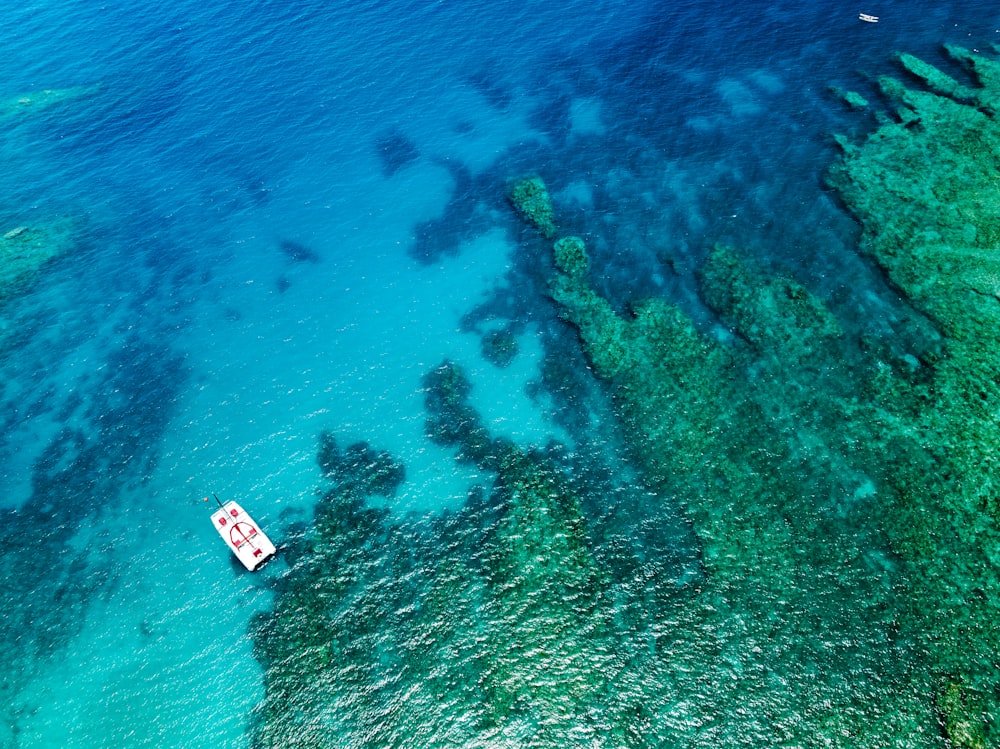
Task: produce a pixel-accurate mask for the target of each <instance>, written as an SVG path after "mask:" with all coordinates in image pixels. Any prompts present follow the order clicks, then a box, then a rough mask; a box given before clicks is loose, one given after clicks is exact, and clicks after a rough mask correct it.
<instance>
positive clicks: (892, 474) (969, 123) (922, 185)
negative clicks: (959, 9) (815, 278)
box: [829, 47, 1000, 743]
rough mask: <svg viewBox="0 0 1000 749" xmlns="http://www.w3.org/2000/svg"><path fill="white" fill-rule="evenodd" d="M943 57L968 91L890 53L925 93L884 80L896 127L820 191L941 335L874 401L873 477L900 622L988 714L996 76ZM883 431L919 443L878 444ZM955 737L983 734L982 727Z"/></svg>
mask: <svg viewBox="0 0 1000 749" xmlns="http://www.w3.org/2000/svg"><path fill="white" fill-rule="evenodd" d="M948 51H949V52H950V53H951V54H952V56H953V57H955V58H956V59H957V60H960V61H962V62H963V63H965V64H966V65H967V67H968V69H969V70H970V72H971V73H972V77H973V79H975V81H976V83H977V84H978V85H974V86H972V87H967V86H956V85H952V83H951V82H950V81H949V79H946V78H945V77H944V74H943V73H939V72H937V71H935V70H934V69H933V68H932V67H931V66H929V65H928V64H926V63H920V64H918V63H917V62H915V61H914V60H913V58H908V59H906V60H904V64H905V65H906V67H907V69H909V70H911V71H919V75H920V77H921V78H923V79H924V80H925V81H926V82H927V84H928V85H929V86H930V87H931V89H932V91H931V92H928V91H914V90H910V89H907V88H905V87H904V86H903V85H902V84H901V83H899V82H898V81H895V80H892V79H884V80H883V81H882V89H883V90H884V91H885V92H886V94H887V95H888V96H889V97H890V98H891V100H893V101H894V102H895V103H896V106H897V107H898V109H899V122H896V123H888V124H885V125H883V126H882V127H881V128H879V130H878V131H877V132H876V133H873V134H872V135H871V136H869V137H868V139H867V140H866V141H865V142H864V143H862V144H860V145H850V144H846V143H845V144H844V148H845V153H844V157H843V159H842V161H841V162H840V163H839V164H837V165H835V166H834V167H833V168H832V169H831V171H830V174H829V182H830V184H831V185H833V186H834V187H835V188H836V189H837V190H838V192H839V193H840V194H841V195H842V197H843V199H844V201H845V203H846V204H847V206H848V208H849V209H850V210H851V211H852V212H853V213H854V214H855V216H857V218H858V219H859V221H860V222H861V224H862V227H863V229H864V238H863V242H862V247H863V249H864V251H865V252H867V253H869V254H870V255H871V256H872V257H873V258H874V259H875V261H876V262H877V263H878V264H879V265H880V266H882V267H883V268H884V269H885V271H886V273H887V275H888V277H889V279H890V280H891V281H892V283H894V284H895V285H896V286H897V287H898V288H899V289H900V290H901V291H902V292H903V293H904V294H905V295H906V296H907V298H909V299H910V300H911V302H912V303H913V304H914V305H915V306H916V307H917V308H918V309H920V310H921V311H923V312H924V313H926V314H927V315H928V316H930V318H931V319H932V320H933V321H934V322H935V323H936V325H937V326H938V327H939V329H940V330H941V332H942V333H943V335H944V349H943V351H942V352H941V353H940V355H939V356H938V357H936V359H935V360H934V361H933V362H931V364H932V377H931V378H930V379H929V381H928V382H926V383H925V384H923V385H922V386H914V387H909V388H904V387H901V386H899V385H897V386H895V387H894V388H892V390H891V391H889V392H888V393H887V396H886V397H885V398H884V399H883V400H882V402H881V403H880V406H881V408H882V410H883V414H884V418H885V420H886V422H887V423H895V424H898V427H897V429H896V430H895V431H893V432H889V433H886V434H884V436H883V437H882V442H881V447H882V448H884V449H886V450H891V452H889V453H888V454H890V455H891V456H892V470H891V471H887V472H886V474H885V477H884V485H885V491H886V494H887V495H888V496H889V497H890V498H891V508H890V510H891V511H890V512H887V513H886V516H885V524H886V528H887V531H888V532H889V534H890V535H891V537H892V539H893V543H894V546H895V548H897V549H898V550H899V552H900V553H901V554H902V555H904V556H905V558H906V559H907V560H908V561H909V562H910V563H911V565H912V566H913V568H914V571H913V575H912V578H913V587H914V591H915V596H914V599H913V605H912V612H911V613H912V614H913V616H914V617H915V621H916V622H917V625H918V626H919V628H920V630H921V633H922V635H923V639H924V642H925V646H926V647H927V648H928V653H929V659H930V661H931V663H932V665H933V668H934V669H935V671H936V672H937V673H939V674H941V675H942V676H947V677H948V678H949V679H951V680H952V682H953V683H954V684H955V685H956V686H953V687H949V689H950V690H952V691H955V690H958V691H963V690H972V691H974V692H975V693H977V694H979V695H985V696H986V697H984V699H985V700H986V704H985V705H984V706H983V707H984V710H983V713H982V714H983V715H996V714H997V710H998V707H1000V700H998V696H997V695H998V692H997V689H998V684H1000V673H998V670H997V667H996V665H995V664H994V663H992V662H989V661H988V660H986V661H984V660H983V659H982V658H981V656H980V654H982V653H987V652H1000V634H998V631H997V629H996V627H995V626H994V624H993V622H995V621H996V618H997V616H998V614H1000V575H998V569H1000V566H998V563H1000V556H998V552H997V550H998V549H1000V528H998V519H1000V513H998V511H1000V503H998V496H1000V491H998V486H997V482H996V465H997V459H996V454H995V449H994V448H993V446H994V445H996V444H997V440H1000V423H998V420H997V417H996V413H997V407H998V404H1000V389H998V386H997V382H998V381H1000V357H998V355H997V353H996V346H995V344H994V341H995V335H996V333H995V331H996V330H997V326H998V324H1000V303H998V296H997V295H998V292H1000V286H998V280H1000V275H998V271H1000V266H998V257H997V250H998V248H1000V206H998V204H997V201H996V199H995V195H996V172H997V168H998V166H1000V161H998V159H1000V156H998V154H1000V123H998V122H997V121H996V119H995V111H996V110H995V108H994V107H995V104H996V103H997V101H998V97H1000V76H998V75H997V71H998V69H1000V68H998V66H997V63H996V62H994V61H990V60H987V59H985V58H982V57H980V56H978V55H974V54H972V53H970V52H968V51H966V50H962V49H960V48H957V47H949V48H948ZM956 97H957V98H956ZM898 436H903V437H904V438H905V439H906V442H908V443H910V444H914V443H915V444H918V445H920V446H922V448H923V449H921V450H916V449H908V450H898V449H893V448H894V440H895V439H897V437H898ZM958 684H961V685H963V686H957V685H958ZM963 699H964V698H963ZM961 701H962V700H957V699H955V698H951V699H949V700H947V702H948V704H958V703H959V702H961ZM991 720H992V719H991ZM969 730H970V731H972V732H973V733H977V732H979V731H986V732H987V734H988V735H992V736H993V740H994V741H995V740H996V736H995V732H996V728H995V727H993V724H992V722H991V723H989V724H988V725H986V726H985V727H984V726H983V725H981V724H980V725H979V726H976V727H973V728H970V729H969ZM987 743H989V742H987Z"/></svg>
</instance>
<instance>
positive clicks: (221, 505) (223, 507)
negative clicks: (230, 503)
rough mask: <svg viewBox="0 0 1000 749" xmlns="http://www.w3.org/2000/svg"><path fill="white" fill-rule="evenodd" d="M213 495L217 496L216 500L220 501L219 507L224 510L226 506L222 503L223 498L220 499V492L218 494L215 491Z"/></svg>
mask: <svg viewBox="0 0 1000 749" xmlns="http://www.w3.org/2000/svg"><path fill="white" fill-rule="evenodd" d="M212 496H213V497H215V501H216V502H218V503H219V507H221V508H222V509H223V510H224V509H226V508H225V506H224V505H223V504H222V500H221V499H219V495H218V494H216V493H215V492H212Z"/></svg>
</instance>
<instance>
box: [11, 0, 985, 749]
mask: <svg viewBox="0 0 1000 749" xmlns="http://www.w3.org/2000/svg"><path fill="white" fill-rule="evenodd" d="M859 11H865V12H870V13H874V14H876V15H879V16H880V18H881V20H880V22H879V23H878V24H867V23H862V22H859V20H858V17H857V13H858V12H859ZM0 35H2V38H3V40H4V55H3V63H2V65H0V102H3V104H2V113H0V127H2V139H0V152H2V160H3V164H4V165H5V168H4V169H3V170H0V186H2V189H0V195H2V196H3V200H2V201H0V234H3V233H6V232H8V231H11V230H14V229H15V228H17V227H22V226H28V227H34V226H48V225H52V224H53V222H59V221H69V222H71V224H72V227H73V229H72V238H73V239H72V246H71V248H70V249H69V250H68V251H67V252H65V253H63V254H61V255H60V256H59V257H58V258H56V259H55V260H53V261H51V262H50V263H48V264H46V265H45V266H44V267H43V268H42V269H41V270H40V271H39V272H38V273H37V274H35V276H34V277H33V278H32V279H31V283H30V285H29V286H27V287H26V288H24V289H20V290H19V291H18V293H16V294H12V295H11V297H10V298H9V299H7V300H5V302H4V304H3V307H2V308H0V311H2V316H0V326H2V330H0V332H2V334H3V342H2V348H0V423H2V425H3V429H2V430H0V479H2V485H3V491H2V493H0V511H2V512H3V518H4V521H3V522H4V528H3V529H2V535H0V538H2V541H3V549H2V559H3V565H2V569H0V580H2V583H0V601H2V611H3V615H2V620H0V621H2V624H0V629H2V630H3V631H2V634H0V648H2V649H0V662H2V663H3V669H2V670H3V676H2V679H0V747H3V749H13V747H17V748H18V749H27V748H29V747H56V746H59V747H108V746H123V747H147V746H148V747H161V748H164V749H166V748H167V747H178V748H183V749H198V748H201V747H204V748H205V749H209V748H212V749H221V748H223V747H249V746H251V742H252V738H251V737H252V735H253V730H254V729H253V721H254V720H255V718H254V716H255V714H256V713H255V708H256V707H257V706H258V705H259V703H260V702H261V700H262V699H263V695H264V677H263V670H262V666H261V665H260V663H259V662H258V660H257V659H256V658H255V654H254V648H253V643H252V639H251V635H250V626H251V622H252V621H254V619H255V617H257V616H258V615H262V616H265V617H266V616H267V614H268V612H269V611H270V610H271V607H272V604H273V600H274V596H275V590H276V589H278V587H277V586H280V582H281V579H282V576H283V575H286V574H287V573H288V570H289V568H290V559H291V557H290V555H286V557H288V558H282V553H281V552H279V556H278V558H277V559H276V560H275V561H274V562H272V563H271V564H269V565H268V566H267V567H266V568H265V569H264V570H263V571H261V572H260V573H257V574H255V575H249V574H246V573H244V572H243V571H242V570H241V569H239V568H238V567H237V566H236V565H235V563H234V560H232V559H231V558H230V555H229V553H228V551H227V550H226V548H225V547H224V545H223V544H222V543H221V541H220V539H219V538H218V536H217V534H216V533H215V531H214V530H213V529H212V527H211V523H210V522H209V515H210V512H211V510H212V506H213V505H214V503H209V504H206V502H205V498H206V497H210V496H211V494H212V493H215V494H218V496H219V497H221V498H223V499H237V500H238V501H240V502H241V503H242V504H243V505H244V506H245V507H246V508H247V509H248V510H249V511H250V512H251V513H252V514H254V516H255V517H256V518H257V520H258V521H259V522H260V523H261V524H262V526H263V527H264V528H265V529H267V531H268V532H269V534H270V535H271V536H272V538H273V539H274V540H275V541H276V543H278V545H279V546H283V545H286V544H288V543H289V539H292V538H293V537H294V535H295V533H296V528H301V527H302V526H303V525H304V524H307V523H308V522H309V520H310V518H311V513H312V511H313V507H314V505H315V504H316V502H317V497H318V496H319V495H320V494H321V492H322V491H323V489H324V485H323V482H322V476H321V472H320V468H319V466H318V465H317V450H318V449H319V446H320V436H321V435H322V434H324V433H329V434H334V435H336V439H337V441H338V443H339V444H345V445H346V444H350V443H352V442H360V441H364V442H368V443H369V444H370V445H372V447H373V448H376V449H378V450H385V451H388V452H389V453H391V454H392V455H393V456H394V458H395V459H396V460H398V461H400V462H401V463H402V464H403V465H404V466H405V480H404V481H403V482H402V483H401V484H400V485H399V487H398V489H397V490H396V491H395V493H394V494H393V495H392V496H390V497H383V498H381V499H379V500H376V501H378V502H380V503H381V506H383V507H385V508H387V509H388V510H389V512H390V514H391V515H392V516H395V517H422V518H426V517H432V516H435V515H439V514H441V513H447V512H450V511H454V510H455V509H456V508H458V507H460V506H461V505H462V503H463V502H464V501H465V499H466V497H467V496H468V495H469V493H470V491H472V490H473V487H476V486H483V485H489V482H490V481H491V476H490V475H489V471H488V470H485V469H483V468H482V467H481V466H478V465H476V464H474V463H470V462H468V461H456V460H455V450H454V449H453V448H452V447H449V446H447V445H442V444H441V443H440V442H439V441H433V440H431V439H429V438H428V435H427V430H426V424H425V423H426V419H427V412H426V405H425V393H426V386H425V382H424V378H425V376H426V375H427V373H428V372H429V371H431V370H433V369H434V368H435V367H437V366H438V365H440V364H441V362H443V361H450V362H454V363H457V364H458V365H460V366H461V367H462V369H463V370H464V372H465V373H466V375H467V376H468V379H469V381H470V382H471V385H472V387H471V391H470V392H471V394H470V398H471V402H472V404H473V405H474V407H475V409H476V410H477V411H478V412H479V413H480V414H481V415H482V418H483V421H484V423H485V424H486V425H487V426H488V428H489V430H490V431H491V432H492V433H493V434H495V435H497V436H503V437H507V438H509V439H510V440H512V441H513V442H514V443H515V444H516V445H519V446H522V447H525V448H526V447H528V446H538V447H543V446H546V445H554V444H558V445H560V446H562V447H561V449H563V450H565V451H568V452H569V453H572V454H575V455H579V456H582V457H581V460H582V459H583V457H585V456H586V455H590V454H594V455H597V456H598V457H596V458H594V460H597V461H598V462H600V464H601V465H602V466H604V467H605V468H606V469H607V470H608V471H609V472H610V473H611V474H612V475H617V476H619V482H618V483H620V484H621V485H624V486H628V485H629V479H628V477H629V476H631V475H632V473H631V471H632V468H631V467H630V466H629V465H628V459H627V456H626V455H625V454H624V451H623V449H622V448H621V445H620V442H621V437H620V434H619V433H618V432H617V431H616V429H615V428H614V426H613V418H612V416H611V415H610V414H611V411H612V406H611V405H610V404H609V403H607V402H604V403H603V405H602V400H601V392H602V391H601V388H600V385H599V383H592V384H591V385H590V386H589V387H590V388H591V391H590V394H589V396H588V398H587V399H577V400H573V401H569V400H566V399H563V398H560V397H559V388H558V386H557V385H553V380H552V377H545V376H543V364H544V363H545V362H546V361H550V362H551V360H552V359H551V357H552V356H553V355H555V356H556V357H557V358H558V357H560V356H562V355H561V354H560V353H559V352H560V351H573V350H574V347H575V346H576V336H575V332H574V330H573V329H572V328H570V327H569V326H567V325H565V324H563V323H561V322H560V321H559V318H558V311H557V310H556V308H555V306H554V305H553V303H552V301H551V299H550V298H549V297H548V295H547V293H546V291H545V277H546V274H547V273H549V272H550V265H548V266H546V265H545V263H549V264H550V263H551V260H546V259H545V258H544V257H542V256H541V254H540V253H539V251H538V249H537V248H538V247H539V246H540V245H538V242H537V237H535V236H532V235H531V232H530V230H529V229H525V227H524V225H523V224H522V223H521V222H520V220H519V219H518V218H517V216H516V215H515V214H514V213H513V211H512V210H511V208H510V205H509V203H508V201H507V198H506V193H507V189H508V185H509V183H510V181H511V180H512V179H514V178H517V177H520V176H523V175H524V174H535V173H537V174H540V175H541V176H543V177H544V179H545V182H546V184H547V185H548V187H549V190H550V192H551V193H552V195H553V198H554V200H555V201H556V203H557V206H558V207H559V210H560V211H561V215H562V217H563V220H564V222H565V224H566V225H567V226H568V227H570V229H571V230H572V231H573V232H574V233H579V234H582V235H586V236H588V237H590V238H591V240H590V241H591V252H592V255H593V262H594V267H595V272H594V278H595V284H596V286H597V288H598V290H599V291H601V292H602V293H604V294H606V295H607V296H608V298H609V299H611V300H613V303H614V304H615V305H617V306H618V307H619V308H621V309H625V308H626V307H627V305H628V304H629V302H630V301H633V300H636V299H640V298H643V297H650V296H658V297H664V298H666V299H669V300H670V301H672V302H674V303H676V304H677V305H678V306H679V307H680V308H681V309H682V310H684V311H685V313H687V314H689V315H690V316H691V317H692V319H694V320H695V321H696V323H697V325H699V326H700V327H701V328H702V329H705V330H711V329H712V328H713V326H714V325H717V323H716V322H715V321H713V319H712V316H711V313H710V312H709V311H708V310H707V308H706V307H705V305H704V303H703V302H701V301H700V300H699V297H698V293H697V288H696V287H697V283H696V276H697V271H698V268H699V267H700V264H701V263H702V261H703V260H704V257H705V255H706V253H707V251H708V248H710V247H711V246H712V245H713V244H714V243H716V242H724V243H729V244H732V245H734V246H739V247H742V248H744V249H746V251H748V252H749V253H751V254H752V255H753V256H755V257H756V258H758V259H759V260H760V261H761V262H762V263H763V264H765V265H766V266H767V267H774V268H780V269H781V270H782V271H783V272H785V273H788V274H790V275H792V276H793V277H795V278H796V279H797V280H798V281H799V282H800V283H802V284H804V285H805V286H807V287H808V288H809V289H810V290H811V291H812V292H813V293H815V294H816V295H817V296H818V297H819V298H821V299H824V300H826V301H828V302H829V303H830V304H831V305H832V306H833V307H834V308H835V309H836V310H837V311H838V314H841V315H842V316H844V317H845V318H847V319H853V320H854V321H855V323H856V324H857V325H858V326H862V327H864V326H867V327H868V328H869V329H870V330H871V331H872V334H873V335H880V334H884V333H885V332H886V331H888V330H889V329H890V328H891V325H890V323H889V316H890V314H891V313H890V312H889V311H888V310H891V308H892V306H893V305H894V304H895V303H896V301H895V297H894V295H893V293H892V292H891V291H889V290H888V289H887V287H886V286H885V284H884V282H883V281H882V280H881V279H880V276H879V274H878V273H877V272H876V271H874V270H873V268H872V267H871V265H870V264H869V263H867V262H865V261H863V260H861V259H860V257H859V255H858V254H857V252H856V246H857V242H858V237H859V228H858V226H857V224H856V222H855V221H854V220H853V219H852V218H851V217H850V216H849V215H847V213H846V211H844V209H843V208H842V207H841V206H840V205H839V203H838V201H837V199H836V197H835V196H833V195H831V194H830V192H829V190H828V189H826V188H824V186H823V174H824V171H825V170H826V168H827V167H828V166H829V164H830V163H831V162H832V161H833V160H834V159H836V158H837V148H836V144H835V143H834V141H833V139H832V137H831V136H832V134H834V133H840V134H845V135H847V136H849V137H851V138H860V137H862V136H863V135H864V134H865V133H866V132H869V131H870V130H871V129H872V128H873V126H874V120H873V119H872V118H871V116H870V115H868V114H860V113H857V112H853V111H851V110H850V109H849V108H847V107H846V106H844V104H843V102H842V101H840V100H839V99H838V97H836V96H834V95H833V94H832V93H831V87H842V88H844V89H851V90H855V91H858V92H860V93H862V94H863V95H865V96H868V97H871V98H873V99H874V98H877V95H876V94H875V86H874V83H873V81H874V78H875V77H876V76H878V75H881V74H883V73H896V72H897V68H896V67H895V62H894V54H895V53H896V52H898V51H907V52H910V53H912V54H915V55H918V56H922V57H924V58H925V59H928V60H931V61H934V62H939V63H940V62H941V61H942V60H943V57H942V54H941V51H940V48H941V45H942V43H946V42H953V43H958V44H962V45H964V46H966V47H969V48H982V49H992V45H993V44H995V43H998V42H1000V10H998V8H997V6H996V4H995V3H988V2H942V3H926V2H925V3H917V2H905V3H904V2H900V1H899V0H896V1H892V0H881V1H880V2H873V3H869V4H868V5H866V6H864V7H855V6H853V5H845V4H844V3H842V2H834V1H833V0H816V1H815V2H809V3H794V2H786V1H783V0H779V1H778V2H768V3H763V2H756V1H754V0H751V1H747V2H740V3H728V4H722V5H720V4H718V3H704V2H692V1H684V2H649V1H645V0H635V1H633V2H623V0H593V1H592V2H587V3H581V2H573V1H571V0H547V1H546V2H538V1H537V0H527V1H526V2H521V3H509V2H482V1H480V0H472V1H469V2H458V1H452V2H445V1H444V0H421V1H420V2H413V1H412V0H384V1H382V2H378V3H375V2H368V1H367V0H361V1H359V0H354V1H353V2H350V3H348V2H343V1H342V0H324V1H323V2H319V1H318V0H304V1H303V2H292V1H291V0H287V1H278V0H265V1H263V2H256V3H234V2H222V1H221V0H199V2H192V0H175V1H174V2H170V3H151V2H131V3H125V2H120V1H119V0H107V1H106V2H90V1H89V0H88V1H87V2H83V1H82V0H59V1H54V0H39V1H38V2H29V3H21V4H8V6H6V7H5V8H4V9H3V10H0ZM19 101H20V102H21V104H20V105H18V104H17V102H19ZM498 331H503V332H506V333H509V334H510V335H511V336H512V337H513V339H514V341H516V354H515V355H514V356H513V358H512V360H511V361H510V362H509V363H506V362H504V363H505V364H506V366H503V367H500V366H497V364H496V363H495V362H492V361H490V358H489V356H487V355H486V353H488V352H484V345H486V344H484V341H488V340H490V339H489V336H490V334H492V333H496V332H498ZM574 357H576V358H574ZM564 359H565V361H568V362H574V361H577V360H579V361H581V362H582V361H583V360H582V359H580V358H579V353H578V350H577V351H576V353H574V354H572V355H571V354H566V355H565V357H564ZM574 409H576V411H574ZM607 501H608V503H609V508H610V507H613V505H614V503H615V502H617V501H619V500H618V498H616V497H615V496H613V495H609V497H608V499H607ZM675 521H676V528H675V529H674V530H673V531H671V534H672V535H671V537H672V538H674V539H675V541H676V544H677V546H678V548H677V550H675V551H676V553H677V557H678V559H679V560H683V559H684V558H685V555H686V554H688V555H696V554H697V549H696V548H694V544H695V542H694V540H693V536H692V535H691V534H690V531H689V530H685V529H686V527H687V526H686V525H685V523H684V521H683V520H682V519H681V513H680V510H677V511H676V516H675ZM806 542H808V540H806ZM678 563H679V564H681V562H678ZM442 709H447V708H446V707H443V708H442ZM290 745H291V744H290ZM345 745H346V744H345ZM417 745H418V744H413V746H417Z"/></svg>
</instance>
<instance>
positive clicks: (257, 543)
mask: <svg viewBox="0 0 1000 749" xmlns="http://www.w3.org/2000/svg"><path fill="white" fill-rule="evenodd" d="M212 496H215V495H212ZM215 501H216V502H218V503H219V509H218V510H216V511H215V512H213V513H212V525H214V526H215V530H217V531H218V532H219V535H220V536H222V540H223V541H225V542H226V544H227V545H228V546H229V548H230V550H231V551H232V552H233V554H235V555H236V558H237V559H239V560H240V562H242V563H243V566H244V567H246V568H247V569H248V570H250V571H251V572H252V571H253V570H255V569H257V568H258V567H259V566H260V565H262V564H263V563H264V562H265V561H267V560H268V559H269V558H271V557H272V556H274V551H275V549H274V544H272V543H271V539H269V538H268V537H267V535H266V534H265V533H264V531H262V530H261V529H260V526H259V525H257V523H256V522H255V521H254V519H253V518H252V517H250V515H249V514H248V513H247V511H246V510H244V509H243V508H242V507H240V506H239V505H238V504H236V502H233V501H232V500H230V501H229V502H226V503H225V504H223V503H222V502H221V501H220V500H219V498H218V497H215Z"/></svg>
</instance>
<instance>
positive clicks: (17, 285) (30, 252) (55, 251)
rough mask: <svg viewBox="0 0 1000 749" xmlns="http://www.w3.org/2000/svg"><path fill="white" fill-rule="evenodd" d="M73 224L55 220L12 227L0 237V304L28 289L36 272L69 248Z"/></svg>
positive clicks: (68, 221)
mask: <svg viewBox="0 0 1000 749" xmlns="http://www.w3.org/2000/svg"><path fill="white" fill-rule="evenodd" d="M74 231H75V223H74V222H73V221H71V220H69V219H59V220H56V221H51V222H49V223H45V224H33V225H30V226H15V227H13V228H11V229H8V230H7V231H6V232H4V233H3V234H2V235H0V269H2V270H0V304H2V303H3V301H4V300H5V299H7V298H9V297H10V296H13V295H15V294H20V293H23V292H25V291H27V290H28V288H29V287H30V285H31V282H32V281H33V279H34V278H35V277H36V274H37V273H38V271H39V270H40V269H41V268H42V266H44V265H45V264H46V263H48V262H49V261H50V260H52V259H54V258H56V257H59V256H60V255H63V254H65V253H66V252H67V251H68V250H69V249H70V248H71V246H72V243H73V239H74Z"/></svg>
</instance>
